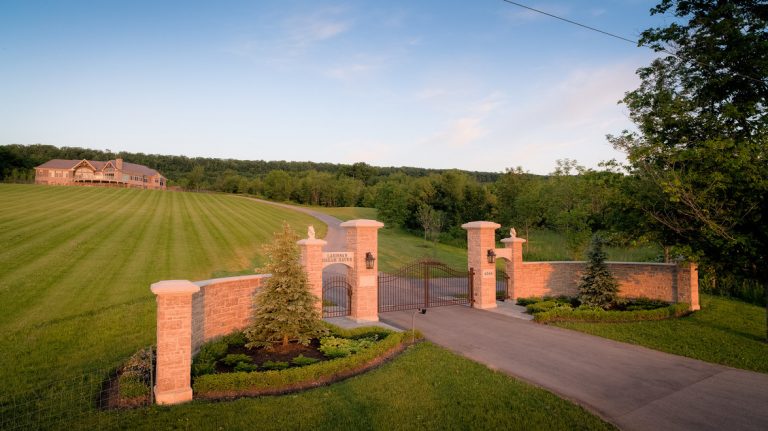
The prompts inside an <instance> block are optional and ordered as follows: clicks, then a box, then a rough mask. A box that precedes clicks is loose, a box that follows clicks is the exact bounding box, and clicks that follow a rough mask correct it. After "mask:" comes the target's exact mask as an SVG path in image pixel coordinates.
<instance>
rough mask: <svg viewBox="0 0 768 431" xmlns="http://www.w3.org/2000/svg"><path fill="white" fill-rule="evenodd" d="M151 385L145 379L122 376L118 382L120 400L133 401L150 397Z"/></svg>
mask: <svg viewBox="0 0 768 431" xmlns="http://www.w3.org/2000/svg"><path fill="white" fill-rule="evenodd" d="M149 391H150V388H149V384H148V383H146V382H144V380H143V379H141V378H139V377H136V376H132V375H125V374H123V375H121V376H120V379H119V380H118V392H119V394H120V398H122V399H131V398H138V397H144V396H147V395H149Z"/></svg>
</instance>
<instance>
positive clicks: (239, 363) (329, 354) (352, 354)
mask: <svg viewBox="0 0 768 431" xmlns="http://www.w3.org/2000/svg"><path fill="white" fill-rule="evenodd" d="M329 330H330V335H329V336H327V337H324V338H322V339H321V340H317V341H315V342H314V343H313V345H312V346H313V348H312V349H311V350H304V352H305V353H300V354H298V355H296V356H295V357H293V358H292V359H290V360H288V359H286V360H273V359H269V360H262V361H260V362H256V360H255V359H254V358H256V357H257V356H258V355H256V356H254V355H249V354H244V353H231V352H233V351H239V352H242V351H245V350H244V347H243V345H244V344H245V342H244V339H243V336H242V332H235V333H233V334H230V335H227V336H225V337H222V338H220V339H218V340H215V341H212V342H209V343H206V344H205V345H204V346H202V347H201V349H200V353H198V355H197V356H195V358H194V360H193V364H192V375H193V385H192V387H193V391H194V393H195V397H197V398H209V399H213V398H234V397H239V396H253V395H265V394H276V393H285V392H291V391H295V390H301V389H306V388H311V387H315V386H319V385H323V384H328V383H331V382H333V381H336V380H339V379H342V378H345V377H348V376H351V375H354V374H357V373H360V372H362V371H365V370H366V369H367V368H369V367H372V366H375V365H378V364H379V363H381V362H382V361H383V360H385V359H386V358H388V357H391V356H392V355H394V354H395V353H397V352H399V351H400V350H401V349H402V347H403V341H404V340H410V339H411V335H410V333H409V334H407V336H406V334H405V333H401V332H393V331H389V330H386V329H383V328H379V327H367V328H357V329H354V330H344V329H341V328H338V327H336V326H332V325H329ZM297 347H299V346H297ZM305 354H308V355H309V356H304V355H305ZM312 356H319V357H312Z"/></svg>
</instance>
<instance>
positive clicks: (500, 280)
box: [496, 268, 509, 301]
mask: <svg viewBox="0 0 768 431" xmlns="http://www.w3.org/2000/svg"><path fill="white" fill-rule="evenodd" d="M507 299H509V275H508V274H507V272H506V271H504V270H503V269H498V268H497V269H496V300H497V301H506V300H507Z"/></svg>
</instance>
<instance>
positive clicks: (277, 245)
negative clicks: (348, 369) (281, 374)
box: [245, 223, 326, 348]
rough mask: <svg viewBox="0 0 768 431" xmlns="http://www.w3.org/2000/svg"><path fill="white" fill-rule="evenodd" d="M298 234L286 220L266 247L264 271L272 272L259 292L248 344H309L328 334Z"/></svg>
mask: <svg viewBox="0 0 768 431" xmlns="http://www.w3.org/2000/svg"><path fill="white" fill-rule="evenodd" d="M297 240H298V235H296V232H294V230H293V229H291V227H290V226H289V225H288V223H283V231H282V232H279V233H276V234H275V237H274V240H273V242H272V243H271V244H268V245H266V246H265V247H264V251H265V255H266V258H267V264H266V265H265V266H264V268H263V269H262V272H266V273H269V274H272V276H271V277H270V278H269V279H267V281H266V282H265V284H264V286H263V287H262V289H261V290H260V291H259V292H258V293H257V294H256V298H255V303H256V307H255V311H254V318H253V324H252V325H251V326H250V327H249V328H248V329H247V330H246V331H245V336H246V338H247V339H248V344H247V347H262V346H263V347H266V348H271V347H273V346H274V344H276V343H282V345H283V346H287V345H288V343H289V342H290V341H293V340H296V341H298V342H299V343H301V344H304V345H307V344H309V342H310V340H311V339H312V338H316V337H319V336H321V335H324V334H325V333H326V329H325V327H324V326H323V324H322V320H321V317H320V312H319V311H318V309H317V308H315V305H316V303H317V301H319V299H318V298H317V297H316V296H315V295H313V294H312V293H311V292H310V291H309V285H308V282H307V275H306V273H305V272H304V268H303V267H302V266H301V263H300V262H299V248H298V245H297V244H296V241H297Z"/></svg>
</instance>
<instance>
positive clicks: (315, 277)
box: [298, 235, 327, 316]
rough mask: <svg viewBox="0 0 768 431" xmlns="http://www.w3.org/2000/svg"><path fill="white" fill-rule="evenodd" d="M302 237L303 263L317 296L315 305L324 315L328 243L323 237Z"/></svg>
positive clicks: (310, 288)
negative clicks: (325, 256)
mask: <svg viewBox="0 0 768 431" xmlns="http://www.w3.org/2000/svg"><path fill="white" fill-rule="evenodd" d="M311 236H313V235H310V238H307V239H302V240H301V241H299V242H298V244H299V249H300V250H301V265H302V266H303V267H304V271H306V273H307V279H308V281H309V291H310V292H312V294H313V295H315V296H316V297H317V302H316V305H315V307H316V308H317V310H318V311H319V312H320V315H321V316H322V315H323V246H325V244H327V243H326V242H325V241H323V240H322V239H316V238H312V237H311Z"/></svg>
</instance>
